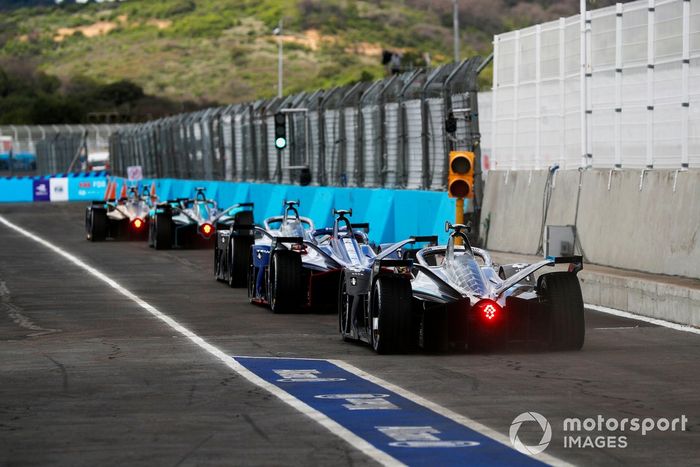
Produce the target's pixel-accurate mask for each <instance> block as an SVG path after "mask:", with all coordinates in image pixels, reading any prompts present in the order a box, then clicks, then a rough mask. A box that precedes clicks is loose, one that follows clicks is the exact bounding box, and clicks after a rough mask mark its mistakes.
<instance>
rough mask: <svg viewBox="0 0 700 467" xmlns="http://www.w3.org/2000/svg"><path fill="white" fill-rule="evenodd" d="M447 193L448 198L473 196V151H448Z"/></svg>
mask: <svg viewBox="0 0 700 467" xmlns="http://www.w3.org/2000/svg"><path fill="white" fill-rule="evenodd" d="M447 194H448V195H449V197H450V198H473V197H474V153H473V152H469V151H450V166H449V174H448V177H447Z"/></svg>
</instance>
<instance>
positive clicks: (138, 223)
mask: <svg viewBox="0 0 700 467" xmlns="http://www.w3.org/2000/svg"><path fill="white" fill-rule="evenodd" d="M131 225H133V226H134V228H135V229H136V230H140V229H141V227H143V220H142V219H139V218H138V217H137V218H136V219H134V220H133V221H132V222H131Z"/></svg>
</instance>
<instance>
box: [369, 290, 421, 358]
mask: <svg viewBox="0 0 700 467" xmlns="http://www.w3.org/2000/svg"><path fill="white" fill-rule="evenodd" d="M412 296H413V293H412V291H411V282H410V281H409V280H408V279H406V278H404V277H389V276H387V277H380V278H379V279H377V281H376V282H375V284H374V287H372V302H371V311H372V313H371V319H370V329H371V333H370V336H371V342H372V348H373V349H374V351H375V352H377V353H379V354H393V353H404V352H408V351H409V350H410V349H411V345H412V339H411V336H412V332H411V329H412V327H411V300H412Z"/></svg>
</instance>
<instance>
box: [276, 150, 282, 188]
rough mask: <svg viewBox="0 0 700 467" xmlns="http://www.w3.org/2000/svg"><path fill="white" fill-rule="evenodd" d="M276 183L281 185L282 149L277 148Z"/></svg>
mask: <svg viewBox="0 0 700 467" xmlns="http://www.w3.org/2000/svg"><path fill="white" fill-rule="evenodd" d="M277 183H280V184H281V183H282V149H280V148H277Z"/></svg>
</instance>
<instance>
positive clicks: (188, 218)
mask: <svg viewBox="0 0 700 467" xmlns="http://www.w3.org/2000/svg"><path fill="white" fill-rule="evenodd" d="M238 206H239V205H234V206H231V207H230V208H228V209H224V210H223V211H222V210H219V207H218V205H217V203H216V201H214V200H211V199H207V197H206V194H205V189H204V188H195V196H194V198H191V199H190V198H177V199H174V200H169V201H167V202H165V203H159V204H157V205H156V206H154V207H153V209H152V210H151V219H152V222H151V223H150V225H149V229H148V245H149V246H151V247H153V248H155V249H156V250H166V249H170V248H173V247H196V246H205V247H208V246H212V245H213V244H214V242H215V240H216V235H215V234H216V231H217V229H220V228H226V227H227V226H228V225H230V224H231V223H233V222H234V219H235V211H236V209H237V207H238Z"/></svg>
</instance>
